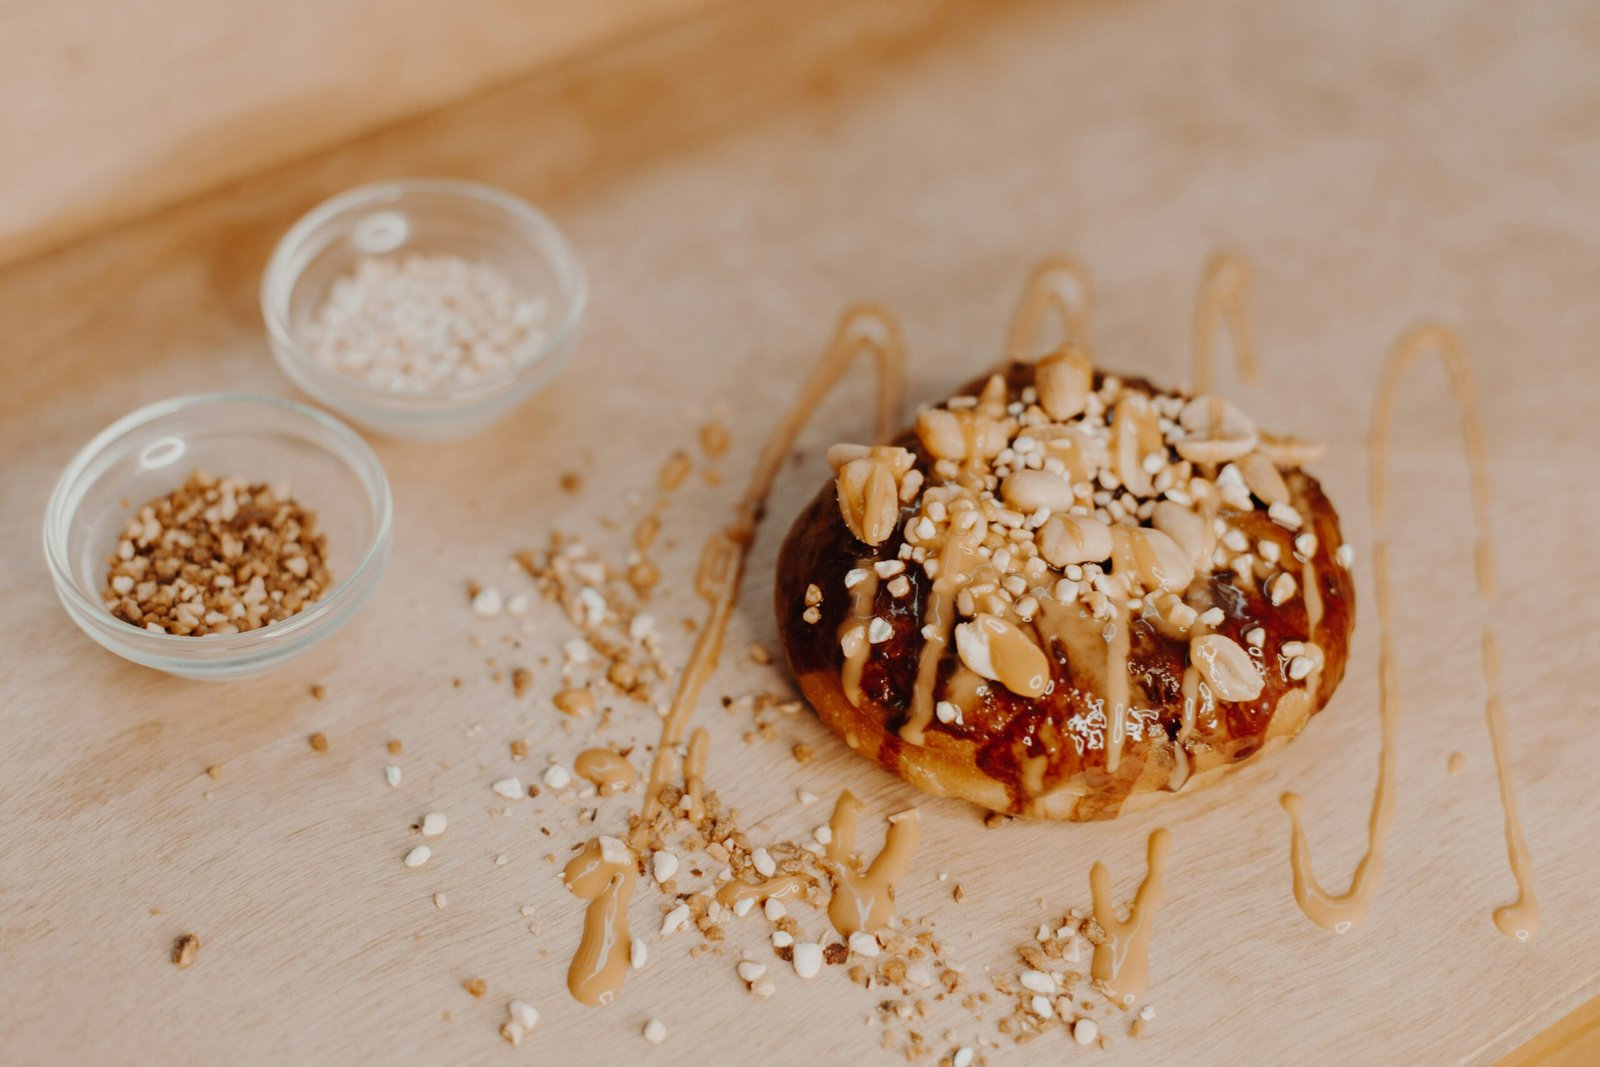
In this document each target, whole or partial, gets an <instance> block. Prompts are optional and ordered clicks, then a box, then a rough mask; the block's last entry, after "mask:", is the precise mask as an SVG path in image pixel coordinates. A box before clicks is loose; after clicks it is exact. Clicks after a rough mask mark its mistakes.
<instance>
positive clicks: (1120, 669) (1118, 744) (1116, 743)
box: [1105, 607, 1133, 774]
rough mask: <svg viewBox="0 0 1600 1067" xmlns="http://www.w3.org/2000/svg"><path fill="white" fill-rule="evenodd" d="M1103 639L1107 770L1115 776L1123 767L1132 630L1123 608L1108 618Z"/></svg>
mask: <svg viewBox="0 0 1600 1067" xmlns="http://www.w3.org/2000/svg"><path fill="white" fill-rule="evenodd" d="M1109 626H1110V633H1109V635H1108V636H1107V638H1106V689H1105V693H1106V718H1107V720H1108V723H1109V725H1108V726H1107V729H1106V735H1107V736H1106V771H1107V772H1108V773H1111V774H1115V773H1116V771H1117V768H1118V767H1119V766H1121V765H1122V740H1123V735H1124V734H1125V733H1126V732H1127V722H1128V700H1129V699H1130V698H1129V694H1128V690H1129V688H1130V682H1131V679H1130V678H1129V677H1128V645H1129V643H1130V641H1131V636H1132V635H1131V634H1130V632H1129V631H1131V630H1132V629H1133V627H1132V625H1131V620H1130V619H1129V618H1128V612H1127V609H1126V608H1121V607H1119V608H1118V609H1117V611H1116V614H1114V615H1113V616H1112V617H1111V622H1110V624H1109Z"/></svg>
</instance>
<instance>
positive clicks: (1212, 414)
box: [1175, 396, 1258, 463]
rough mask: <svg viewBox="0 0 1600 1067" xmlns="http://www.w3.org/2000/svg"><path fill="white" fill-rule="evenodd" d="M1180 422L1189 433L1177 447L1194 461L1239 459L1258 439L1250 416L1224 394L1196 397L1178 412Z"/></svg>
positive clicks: (1212, 461) (1210, 461)
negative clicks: (1220, 395) (1231, 402)
mask: <svg viewBox="0 0 1600 1067" xmlns="http://www.w3.org/2000/svg"><path fill="white" fill-rule="evenodd" d="M1178 425H1179V426H1181V427H1183V429H1184V431H1185V432H1186V433H1188V434H1189V436H1188V437H1187V438H1185V439H1184V440H1181V441H1179V442H1177V445H1176V446H1175V447H1176V448H1177V450H1178V455H1180V456H1182V457H1183V458H1184V459H1186V460H1189V461H1190V462H1192V463H1226V462H1228V461H1229V460H1233V459H1238V458H1239V457H1240V456H1243V455H1247V454H1248V453H1249V452H1250V451H1251V450H1252V449H1254V448H1255V447H1256V441H1257V439H1258V438H1257V435H1256V425H1255V423H1254V422H1252V421H1250V417H1249V416H1248V415H1246V414H1245V413H1244V412H1242V411H1240V410H1239V409H1238V408H1236V407H1234V406H1233V405H1232V404H1230V403H1228V402H1227V401H1226V400H1223V399H1222V398H1221V397H1215V396H1198V397H1195V398H1194V399H1193V400H1191V401H1189V402H1188V403H1187V404H1185V405H1183V410H1182V411H1180V412H1179V413H1178Z"/></svg>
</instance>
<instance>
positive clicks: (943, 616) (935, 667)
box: [845, 533, 982, 745]
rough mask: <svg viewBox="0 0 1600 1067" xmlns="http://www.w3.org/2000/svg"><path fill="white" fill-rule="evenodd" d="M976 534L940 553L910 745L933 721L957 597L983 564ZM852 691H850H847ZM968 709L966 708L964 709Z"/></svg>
mask: <svg viewBox="0 0 1600 1067" xmlns="http://www.w3.org/2000/svg"><path fill="white" fill-rule="evenodd" d="M979 540H981V537H979V536H978V535H976V534H972V533H969V534H965V535H962V536H957V537H952V538H950V540H948V541H946V542H945V544H944V548H943V549H942V550H941V551H940V553H939V577H937V578H935V579H934V580H933V586H932V588H931V589H930V590H929V592H928V605H927V607H926V608H925V609H923V613H922V640H923V643H922V651H921V652H919V653H918V654H917V681H916V685H915V687H914V688H913V689H912V691H911V710H910V712H909V713H908V714H907V716H906V722H905V725H904V726H902V727H900V737H901V738H902V739H903V740H904V741H906V742H907V743H908V744H912V745H920V744H922V743H923V740H924V738H925V736H926V734H925V731H926V730H927V729H928V724H929V723H931V722H932V721H933V710H934V699H933V690H934V686H935V685H936V684H937V683H938V681H939V661H940V659H941V658H943V656H944V650H945V649H946V648H948V647H950V633H951V631H952V630H953V629H954V627H955V622H956V594H957V593H959V592H960V591H961V587H962V586H963V585H965V584H966V581H967V578H968V577H969V576H970V575H971V574H972V571H973V569H974V568H975V567H977V565H978V564H979V563H980V562H982V557H980V556H979V555H978V552H977V546H978V541H979ZM845 692H846V693H848V692H849V690H848V689H846V690H845ZM962 710H963V711H964V710H965V709H964V708H963V709H962Z"/></svg>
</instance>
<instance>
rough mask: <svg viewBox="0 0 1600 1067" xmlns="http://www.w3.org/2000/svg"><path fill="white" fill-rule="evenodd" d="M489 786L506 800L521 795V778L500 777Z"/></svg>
mask: <svg viewBox="0 0 1600 1067" xmlns="http://www.w3.org/2000/svg"><path fill="white" fill-rule="evenodd" d="M489 788H491V789H493V790H494V791H495V792H496V793H498V794H499V795H500V796H503V797H505V798H506V799H507V800H516V799H517V798H518V797H520V796H522V779H520V778H502V779H500V780H499V781H498V782H496V783H495V784H494V785H492V786H490V787H489Z"/></svg>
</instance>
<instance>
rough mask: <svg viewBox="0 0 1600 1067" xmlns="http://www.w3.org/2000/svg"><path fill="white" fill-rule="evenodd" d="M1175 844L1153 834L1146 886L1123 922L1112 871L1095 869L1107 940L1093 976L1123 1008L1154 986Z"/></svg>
mask: <svg viewBox="0 0 1600 1067" xmlns="http://www.w3.org/2000/svg"><path fill="white" fill-rule="evenodd" d="M1170 839H1171V835H1170V834H1168V833H1167V831H1166V830H1163V829H1157V830H1155V831H1153V832H1152V833H1151V834H1150V843H1149V846H1148V858H1147V861H1146V863H1147V870H1146V871H1145V876H1144V881H1142V882H1140V883H1139V890H1138V892H1137V893H1135V894H1134V897H1133V903H1132V904H1131V905H1129V907H1128V917H1127V919H1125V920H1124V919H1118V918H1117V909H1116V906H1115V905H1114V904H1113V903H1112V901H1111V875H1110V874H1109V873H1108V872H1107V871H1106V865H1105V864H1103V863H1096V864H1095V865H1094V866H1093V867H1091V868H1090V869H1089V890H1090V892H1091V893H1092V894H1093V896H1094V921H1095V922H1097V923H1099V924H1100V928H1101V929H1102V930H1104V931H1105V940H1103V941H1101V942H1100V944H1098V945H1096V946H1095V947H1094V958H1093V959H1092V960H1090V962H1089V973H1090V974H1091V975H1092V976H1093V977H1094V979H1095V981H1097V982H1099V983H1100V984H1101V988H1102V989H1104V991H1105V993H1106V995H1107V996H1109V997H1110V998H1111V999H1112V1001H1114V1002H1115V1003H1117V1004H1120V1005H1122V1006H1123V1007H1127V1006H1128V1005H1130V1004H1132V1003H1133V1002H1134V1001H1136V1000H1138V999H1139V998H1140V997H1142V996H1144V992H1145V990H1146V989H1147V988H1149V985H1150V930H1151V926H1152V925H1153V924H1154V922H1155V917H1156V910H1157V909H1158V908H1160V907H1161V879H1162V877H1163V876H1164V875H1165V874H1166V870H1167V845H1168V843H1169V841H1170Z"/></svg>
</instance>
